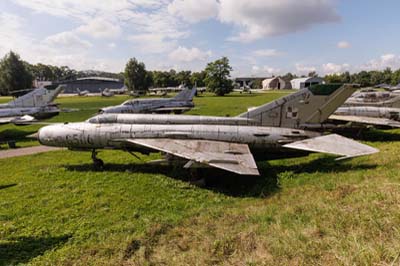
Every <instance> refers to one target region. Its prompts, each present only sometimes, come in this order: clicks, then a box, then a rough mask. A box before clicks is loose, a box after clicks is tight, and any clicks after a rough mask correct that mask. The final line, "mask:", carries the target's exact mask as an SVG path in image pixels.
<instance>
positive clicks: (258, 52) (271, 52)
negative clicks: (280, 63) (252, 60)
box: [253, 49, 284, 57]
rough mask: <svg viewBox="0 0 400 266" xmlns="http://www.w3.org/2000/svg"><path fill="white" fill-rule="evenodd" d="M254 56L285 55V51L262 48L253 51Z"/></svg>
mask: <svg viewBox="0 0 400 266" xmlns="http://www.w3.org/2000/svg"><path fill="white" fill-rule="evenodd" d="M253 54H254V56H258V57H272V56H280V55H283V54H284V53H283V52H279V51H277V50H275V49H260V50H256V51H254V52H253Z"/></svg>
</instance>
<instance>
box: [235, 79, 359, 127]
mask: <svg viewBox="0 0 400 266" xmlns="http://www.w3.org/2000/svg"><path fill="white" fill-rule="evenodd" d="M357 88H358V85H354V84H345V85H341V84H320V85H313V86H311V87H310V88H306V89H302V90H300V91H298V92H295V93H293V94H290V95H287V96H284V97H282V98H280V99H278V100H276V101H273V102H271V103H267V104H265V105H262V106H260V107H257V108H254V109H251V110H250V111H248V112H246V113H243V114H241V115H239V117H245V118H248V119H252V120H256V121H258V122H259V123H260V124H261V125H262V126H272V127H288V128H304V127H307V125H310V124H321V123H323V122H324V121H325V120H326V119H327V118H328V117H329V116H330V115H331V114H332V113H333V112H334V111H335V110H336V109H337V108H338V107H339V106H341V105H342V104H343V103H344V102H345V101H346V99H347V98H348V97H350V95H352V94H353V93H354V92H355V91H356V90H357Z"/></svg>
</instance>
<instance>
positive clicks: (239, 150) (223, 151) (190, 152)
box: [126, 139, 260, 175]
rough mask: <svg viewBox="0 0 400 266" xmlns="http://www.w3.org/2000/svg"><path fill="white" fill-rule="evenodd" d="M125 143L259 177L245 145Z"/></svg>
mask: <svg viewBox="0 0 400 266" xmlns="http://www.w3.org/2000/svg"><path fill="white" fill-rule="evenodd" d="M126 141H127V142H129V143H132V144H135V145H139V146H143V147H146V148H150V149H154V150H158V151H162V152H166V153H169V154H172V155H175V156H177V157H181V158H184V159H187V160H189V161H192V162H197V163H201V164H205V165H209V166H213V167H216V168H220V169H223V170H226V171H230V172H234V173H237V174H241V175H260V173H259V172H258V169H257V165H256V162H255V160H254V158H253V155H252V154H251V152H250V149H249V147H248V145H247V144H238V143H228V142H221V141H208V140H184V139H128V140H126Z"/></svg>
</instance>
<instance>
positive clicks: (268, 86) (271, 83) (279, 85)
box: [262, 77, 292, 90]
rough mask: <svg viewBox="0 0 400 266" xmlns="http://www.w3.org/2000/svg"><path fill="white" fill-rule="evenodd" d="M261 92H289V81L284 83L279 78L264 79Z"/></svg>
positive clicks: (290, 87)
mask: <svg viewBox="0 0 400 266" xmlns="http://www.w3.org/2000/svg"><path fill="white" fill-rule="evenodd" d="M262 88H263V90H290V89H292V85H291V83H290V81H286V80H284V79H282V78H280V77H273V78H269V79H264V80H263V81H262Z"/></svg>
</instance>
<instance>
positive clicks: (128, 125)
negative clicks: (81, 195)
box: [38, 85, 378, 175]
mask: <svg viewBox="0 0 400 266" xmlns="http://www.w3.org/2000/svg"><path fill="white" fill-rule="evenodd" d="M357 88H358V87H357V86H354V85H343V86H341V85H317V86H313V87H311V88H308V89H303V90H300V91H298V92H296V93H293V94H291V95H288V96H285V97H282V98H280V99H278V100H276V101H273V102H271V103H267V104H265V105H262V106H260V107H257V108H253V109H251V110H250V111H248V112H246V113H244V114H241V115H239V116H238V117H233V118H227V117H202V116H175V115H143V116H138V115H132V114H100V115H98V116H96V117H94V118H91V119H89V120H87V121H85V122H80V123H64V124H55V125H51V126H46V127H43V128H41V129H40V130H39V132H38V139H39V141H40V143H41V144H43V145H48V146H57V147H67V148H69V149H70V150H79V151H80V150H90V151H92V159H93V162H94V163H95V165H97V166H99V167H101V166H102V165H103V162H102V161H101V160H100V159H98V158H97V157H96V154H97V150H99V149H121V150H124V151H129V152H131V153H133V152H140V153H144V154H148V153H150V152H163V153H164V154H166V159H167V160H170V159H171V158H173V159H174V160H176V159H179V160H180V161H183V162H184V167H185V168H190V167H194V166H196V165H201V166H209V167H210V166H211V167H216V168H220V169H223V170H226V171H230V172H233V173H237V174H241V175H259V172H258V169H257V165H256V160H271V159H277V158H288V157H298V156H304V155H308V154H309V153H311V152H322V153H329V154H333V155H337V156H340V158H351V157H355V156H362V155H368V154H373V153H376V152H378V150H377V149H375V148H373V147H370V146H368V145H365V144H361V143H359V142H356V141H354V140H351V139H348V138H345V137H342V136H340V135H337V134H329V135H323V134H321V133H319V132H317V131H312V130H303V129H301V128H302V127H309V128H317V127H318V126H320V125H322V124H323V122H324V121H326V120H327V119H328V118H329V116H330V115H331V114H332V113H333V112H334V111H335V110H336V109H337V108H338V107H339V106H341V105H342V104H343V103H344V102H345V101H346V99H347V98H348V97H349V96H350V95H351V94H353V93H354V91H355V90H356V89H357ZM135 119H136V120H135ZM338 143H340V145H338Z"/></svg>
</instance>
